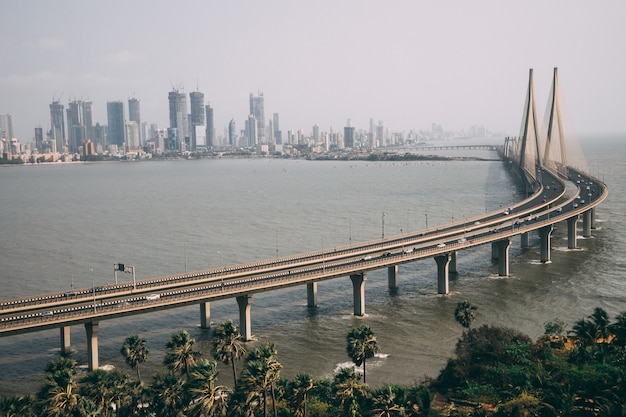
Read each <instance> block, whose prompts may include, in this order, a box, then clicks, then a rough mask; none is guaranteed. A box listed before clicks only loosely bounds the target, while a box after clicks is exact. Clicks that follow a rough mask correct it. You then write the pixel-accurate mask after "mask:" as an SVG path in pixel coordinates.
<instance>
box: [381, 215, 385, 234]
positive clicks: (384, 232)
mask: <svg viewBox="0 0 626 417" xmlns="http://www.w3.org/2000/svg"><path fill="white" fill-rule="evenodd" d="M382 223H383V239H384V238H385V212H384V211H383V221H382Z"/></svg>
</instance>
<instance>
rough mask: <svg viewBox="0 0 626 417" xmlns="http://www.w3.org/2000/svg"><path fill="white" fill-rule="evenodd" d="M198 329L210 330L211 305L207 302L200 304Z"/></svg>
mask: <svg viewBox="0 0 626 417" xmlns="http://www.w3.org/2000/svg"><path fill="white" fill-rule="evenodd" d="M200 328H201V329H210V328H211V303H210V302H208V301H203V302H201V303H200Z"/></svg>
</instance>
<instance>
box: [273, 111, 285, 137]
mask: <svg viewBox="0 0 626 417" xmlns="http://www.w3.org/2000/svg"><path fill="white" fill-rule="evenodd" d="M272 120H273V124H274V140H276V144H277V145H281V144H282V143H283V138H282V136H281V132H280V122H279V119H278V113H274V114H273V116H272Z"/></svg>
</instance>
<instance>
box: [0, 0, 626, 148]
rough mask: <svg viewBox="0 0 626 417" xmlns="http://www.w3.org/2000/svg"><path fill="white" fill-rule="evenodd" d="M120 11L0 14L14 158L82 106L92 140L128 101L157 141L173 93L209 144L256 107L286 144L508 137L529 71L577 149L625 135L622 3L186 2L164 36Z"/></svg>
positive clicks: (155, 5)
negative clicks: (204, 116)
mask: <svg viewBox="0 0 626 417" xmlns="http://www.w3.org/2000/svg"><path fill="white" fill-rule="evenodd" d="M118 6H119V7H118ZM120 7H122V3H121V2H116V1H112V2H110V3H107V4H106V5H100V4H83V3H80V2H77V1H73V0H64V1H61V3H60V4H48V3H46V2H38V7H35V8H33V7H30V6H29V5H23V4H19V3H15V4H13V3H11V4H9V3H5V4H2V5H0V12H1V13H0V24H1V25H2V27H3V28H4V29H5V30H3V34H2V35H0V53H2V55H3V56H4V57H6V60H5V61H6V62H5V65H3V67H2V68H0V91H2V94H0V113H3V114H11V115H12V117H13V125H14V129H15V135H16V137H18V138H20V140H21V141H22V142H23V143H28V142H30V141H31V140H32V139H33V138H34V136H35V130H34V129H35V128H36V127H42V128H43V129H44V131H48V130H49V129H50V128H51V122H50V108H49V106H50V103H52V102H53V101H55V100H57V101H59V102H60V103H62V104H64V105H65V106H66V108H67V104H68V103H70V102H74V101H77V102H78V101H80V102H91V103H93V114H92V117H93V121H94V124H95V122H99V123H101V124H104V123H105V121H106V120H107V113H106V103H108V102H114V101H124V102H125V101H127V100H128V99H131V98H137V99H138V100H140V101H141V122H147V123H149V124H151V123H156V124H157V125H158V126H159V127H160V128H167V127H169V124H168V107H167V104H166V103H167V102H166V101H165V100H167V97H166V95H167V92H168V91H170V90H171V89H172V88H174V87H180V88H181V91H184V92H185V94H189V92H192V91H196V90H197V91H201V92H203V93H204V99H205V104H207V105H210V106H211V107H212V109H214V115H213V117H214V127H215V135H224V130H225V128H226V127H227V126H228V125H229V123H230V121H231V120H235V122H236V123H237V125H238V126H243V125H244V123H245V121H246V120H247V118H248V116H249V114H248V108H247V107H248V106H247V104H248V103H247V102H248V99H249V94H250V92H256V91H259V92H263V93H264V97H265V103H264V107H265V116H266V117H265V120H264V121H263V122H264V123H267V122H268V121H269V119H270V117H271V115H272V114H273V113H278V114H280V118H281V128H282V130H283V132H285V131H288V130H290V129H295V130H299V129H305V130H306V131H307V132H308V131H309V130H310V129H312V127H313V126H314V125H318V126H320V127H321V129H322V130H329V129H330V128H331V127H332V128H333V129H335V130H343V127H345V121H346V119H352V121H353V123H352V125H353V126H355V127H356V128H357V129H365V130H367V128H368V126H369V120H370V118H373V119H374V120H375V121H378V120H382V121H383V123H384V125H385V126H389V127H390V128H391V129H394V130H395V131H409V130H411V129H422V128H427V127H430V126H431V124H432V123H437V124H441V125H443V126H445V127H446V128H447V129H450V130H459V129H463V128H468V127H469V126H472V125H483V126H486V127H488V128H490V129H491V130H495V131H503V132H506V134H509V135H516V134H518V133H519V132H517V129H518V128H519V124H520V117H521V113H522V110H523V105H524V103H523V95H524V93H525V89H526V83H527V74H528V69H529V68H533V69H534V71H535V72H534V73H535V85H536V92H537V104H538V107H539V109H541V111H543V108H544V106H545V104H544V103H545V102H546V101H547V95H548V90H549V87H550V77H551V73H552V68H553V67H559V69H560V78H561V90H562V92H563V93H564V94H565V97H564V100H563V102H564V104H565V106H567V111H568V113H569V116H570V122H571V123H572V125H573V126H572V129H573V130H574V131H575V133H577V134H584V133H590V132H591V133H592V132H622V131H626V127H625V122H624V121H623V120H622V119H623V118H621V117H620V116H621V107H620V102H621V97H623V96H624V95H625V94H626V82H625V81H624V79H623V76H622V74H623V73H625V72H626V57H625V56H624V54H622V53H621V45H622V43H623V41H624V40H626V39H625V38H626V36H625V35H624V33H623V30H622V29H621V22H622V21H623V20H624V18H626V5H625V4H623V3H622V2H619V1H613V0H610V1H605V2H602V3H601V4H600V5H596V4H594V5H588V4H587V3H584V2H580V1H574V2H572V1H569V2H566V1H555V2H550V3H547V4H544V3H543V2H539V1H531V2H530V3H524V4H510V5H506V6H505V5H502V4H500V3H498V2H495V1H486V2H481V3H480V4H467V3H464V2H460V1H450V2H446V3H437V4H429V3H419V2H418V3H415V2H406V1H401V2H399V3H394V5H393V7H391V6H386V5H383V4H382V3H380V4H379V3H377V2H373V1H364V2H356V1H346V2H341V3H339V4H335V3H332V2H317V3H312V4H293V3H288V2H284V1H272V2H270V3H268V4H267V5H265V4H264V5H259V4H256V3H253V2H246V1H241V2H234V3H228V4H213V3H207V4H205V3H202V2H197V1H186V2H183V3H181V4H180V6H179V15H178V16H183V17H185V20H188V23H185V24H184V25H180V27H179V28H178V29H177V30H176V31H172V30H171V27H172V26H171V25H168V22H171V20H172V19H177V21H179V20H180V19H179V17H172V16H171V4H169V3H167V2H149V3H148V2H144V1H138V2H133V3H131V4H124V10H125V13H123V14H120V13H117V10H119V8H120ZM95 16H97V18H94V17H95ZM50 22H57V23H63V24H51V23H50ZM112 22H116V23H117V24H116V25H115V26H116V28H118V29H117V30H116V31H111V30H110V27H111V23H112ZM581 28H584V29H585V30H581ZM260 29H263V30H260ZM103 33H106V36H102V34H103ZM190 40H194V42H190ZM196 42H200V43H202V45H203V48H204V47H205V48H206V50H202V52H199V50H198V49H197V48H196V47H195V46H194V43H196ZM187 44H190V45H191V46H187ZM77 51H80V53H79V54H78V53H77ZM65 128H66V132H65V134H66V135H69V134H70V132H69V131H68V129H70V127H69V126H65Z"/></svg>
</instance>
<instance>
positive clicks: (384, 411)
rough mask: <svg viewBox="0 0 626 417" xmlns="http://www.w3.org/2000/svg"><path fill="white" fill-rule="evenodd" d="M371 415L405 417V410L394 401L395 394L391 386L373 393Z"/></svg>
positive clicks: (377, 416)
mask: <svg viewBox="0 0 626 417" xmlns="http://www.w3.org/2000/svg"><path fill="white" fill-rule="evenodd" d="M372 415H373V416H375V417H393V416H399V417H400V416H406V410H405V409H404V406H403V405H402V404H398V402H397V401H396V393H395V392H394V390H393V388H392V386H391V385H386V386H384V387H381V388H379V389H378V390H376V391H375V392H374V394H373V396H372Z"/></svg>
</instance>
